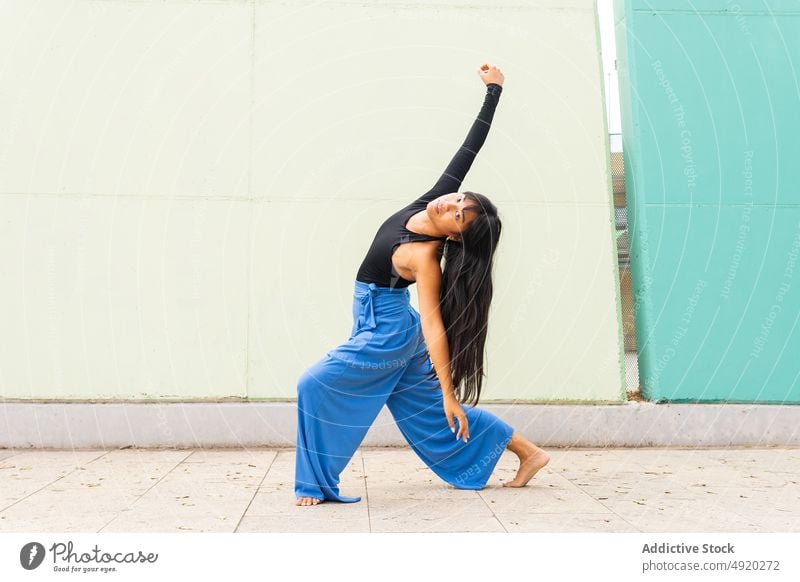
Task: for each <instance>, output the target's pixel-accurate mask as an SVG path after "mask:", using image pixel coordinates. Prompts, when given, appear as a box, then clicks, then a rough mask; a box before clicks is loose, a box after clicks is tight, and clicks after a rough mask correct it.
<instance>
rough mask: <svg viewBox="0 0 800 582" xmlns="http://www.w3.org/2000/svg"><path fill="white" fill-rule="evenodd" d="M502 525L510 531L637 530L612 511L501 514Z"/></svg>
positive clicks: (608, 531)
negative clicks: (566, 513)
mask: <svg viewBox="0 0 800 582" xmlns="http://www.w3.org/2000/svg"><path fill="white" fill-rule="evenodd" d="M500 519H501V521H502V523H503V526H505V529H506V530H507V531H508V532H511V533H520V532H525V533H534V532H539V533H541V532H572V533H576V532H606V533H610V532H633V533H636V532H639V529H637V528H636V527H635V526H633V525H631V524H630V523H628V522H627V521H625V520H624V519H622V518H621V517H619V516H618V515H615V514H613V513H571V514H569V515H565V514H564V513H531V514H522V515H517V516H513V515H512V516H501V518H500Z"/></svg>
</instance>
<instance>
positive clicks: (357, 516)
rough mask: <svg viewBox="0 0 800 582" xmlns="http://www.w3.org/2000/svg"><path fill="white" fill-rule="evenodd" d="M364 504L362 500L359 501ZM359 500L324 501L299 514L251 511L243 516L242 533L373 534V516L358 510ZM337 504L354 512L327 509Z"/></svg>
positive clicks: (299, 509) (300, 508) (303, 509)
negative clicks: (346, 513) (340, 513)
mask: <svg viewBox="0 0 800 582" xmlns="http://www.w3.org/2000/svg"><path fill="white" fill-rule="evenodd" d="M359 503H361V502H359ZM359 503H347V504H343V503H338V504H337V503H328V502H325V503H320V504H319V505H315V506H308V507H298V508H297V510H298V513H297V514H296V516H295V517H292V518H291V519H287V518H286V517H285V516H282V515H278V516H271V515H253V516H251V515H250V514H249V513H248V514H247V515H245V516H244V517H243V518H242V521H241V523H240V524H239V527H238V529H237V530H236V531H237V532H239V533H255V532H259V533H269V532H284V533H369V531H370V528H369V518H368V517H367V514H366V512H356V511H354V510H355V508H354V507H353V506H354V505H359ZM336 505H339V506H347V507H348V510H349V511H352V515H349V516H346V517H341V518H333V517H331V516H330V515H329V514H328V513H326V510H328V509H329V508H331V507H334V506H336Z"/></svg>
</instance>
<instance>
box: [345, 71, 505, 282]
mask: <svg viewBox="0 0 800 582" xmlns="http://www.w3.org/2000/svg"><path fill="white" fill-rule="evenodd" d="M502 91H503V87H502V86H500V85H497V84H496V83H489V84H488V85H486V96H485V97H484V100H483V106H482V107H481V110H480V111H479V112H478V117H477V119H475V121H474V122H473V124H472V127H471V128H470V130H469V133H468V134H467V137H466V139H465V140H464V143H463V144H462V145H461V147H460V148H459V149H458V151H457V152H456V154H455V155H454V156H453V159H452V160H450V163H449V164H448V165H447V168H446V169H445V171H444V173H443V174H442V175H441V177H440V178H439V180H437V182H436V184H434V186H433V188H431V189H430V190H428V192H426V193H425V194H423V195H422V196H420V197H419V198H417V199H416V200H414V201H413V202H412V203H411V204H409V205H408V206H405V207H404V208H401V209H400V210H398V211H397V212H395V213H394V214H392V215H391V216H390V217H389V218H387V219H386V221H385V222H384V223H383V224H382V225H381V226H380V228H379V229H378V232H377V234H376V235H375V239H374V240H373V241H372V245H371V246H370V248H369V251H367V256H366V257H365V258H364V261H363V262H362V263H361V267H360V268H359V269H358V273H357V275H356V279H357V280H359V281H363V282H364V283H375V284H376V285H377V286H379V287H394V288H401V287H408V286H409V285H411V284H412V283H413V282H414V281H408V280H406V279H403V278H402V277H401V276H400V275H399V274H398V273H397V272H396V271H395V269H394V266H393V265H392V255H393V254H394V250H395V248H397V246H398V245H401V244H403V243H407V242H415V241H428V240H444V239H445V238H447V237H433V236H429V235H427V234H420V233H417V232H412V231H410V230H408V229H407V228H406V223H407V222H408V220H409V218H411V217H412V216H413V215H414V214H416V213H417V212H419V211H421V210H423V209H424V208H425V207H426V206H427V205H428V202H430V201H431V200H433V199H435V198H438V197H439V196H441V195H443V194H449V193H451V192H457V191H458V188H459V187H460V186H461V182H463V181H464V178H465V177H466V175H467V172H468V171H469V169H470V167H471V166H472V162H473V160H474V159H475V156H476V155H478V152H479V151H480V149H481V147H482V146H483V142H484V141H486V136H487V135H488V133H489V128H490V127H491V125H492V118H493V117H494V110H495V108H496V107H497V102H498V100H499V99H500V93H501V92H502Z"/></svg>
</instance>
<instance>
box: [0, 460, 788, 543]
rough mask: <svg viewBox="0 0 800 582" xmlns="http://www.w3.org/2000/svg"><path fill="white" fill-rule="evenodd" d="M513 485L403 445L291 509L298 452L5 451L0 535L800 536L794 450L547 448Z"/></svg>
mask: <svg viewBox="0 0 800 582" xmlns="http://www.w3.org/2000/svg"><path fill="white" fill-rule="evenodd" d="M546 449H547V450H548V452H549V453H550V455H551V461H550V463H549V465H548V466H546V467H545V468H544V469H543V470H542V471H540V472H539V474H537V476H536V477H535V478H534V479H533V480H532V481H531V482H530V483H529V484H528V486H527V487H524V488H521V489H507V488H504V487H502V486H501V483H502V482H503V481H508V480H511V479H512V478H513V476H514V474H515V472H516V468H517V459H516V457H515V456H514V455H513V454H512V453H511V452H510V451H506V452H505V454H504V455H503V457H502V458H501V459H500V461H499V463H498V466H497V468H496V470H495V473H494V474H493V475H492V477H491V479H490V481H489V483H488V485H487V487H486V488H485V489H483V490H482V491H465V490H458V489H455V488H453V487H451V486H449V485H447V484H445V483H443V482H442V481H441V480H440V479H439V478H438V477H437V476H436V475H435V474H433V472H432V471H430V469H428V468H427V467H426V466H425V465H424V464H423V463H422V461H421V460H420V459H419V458H417V456H416V455H415V454H414V453H413V452H412V451H411V450H410V449H409V448H370V447H362V448H361V449H359V451H358V452H357V453H356V455H355V456H354V457H353V459H352V461H351V463H350V464H349V465H348V467H347V469H346V470H345V471H344V473H343V474H342V482H341V491H342V492H343V493H344V494H347V495H361V496H362V501H361V502H360V503H355V504H340V503H334V502H326V503H322V504H320V505H317V506H313V507H297V506H295V505H294V493H293V480H294V449H287V448H283V449H280V448H270V449H267V448H239V449H132V448H128V449H111V450H78V449H76V450H38V449H37V450H32V449H0V532H182V531H185V532H465V531H466V532H498V533H502V532H705V531H708V532H797V531H800V448H798V447H767V448H764V447H762V448H747V447H737V448H596V449H585V448H583V449H577V448H550V447H546Z"/></svg>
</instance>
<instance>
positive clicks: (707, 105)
mask: <svg viewBox="0 0 800 582" xmlns="http://www.w3.org/2000/svg"><path fill="white" fill-rule="evenodd" d="M615 12H616V19H617V23H618V24H617V42H618V46H619V51H618V64H619V69H620V76H619V79H620V93H621V97H622V99H621V100H622V105H623V107H622V117H623V143H624V149H625V162H626V173H625V178H626V188H627V200H628V208H629V213H628V217H629V227H630V231H631V238H630V240H631V267H632V274H633V285H634V294H635V296H636V297H637V300H636V305H637V311H636V324H637V343H638V348H639V374H640V379H641V382H642V385H643V394H644V396H645V397H646V398H648V399H651V400H672V401H734V402H780V403H783V402H800V367H798V364H797V355H798V353H800V334H798V328H797V324H798V320H800V285H798V282H797V265H798V258H799V257H800V197H799V196H798V184H799V183H800V165H798V163H797V160H798V156H800V146H798V143H800V142H798V138H797V136H798V134H800V115H798V112H799V111H800V90H799V89H798V87H799V85H798V76H797V74H796V72H795V69H796V67H797V64H798V63H800V37H799V36H798V34H797V32H798V23H800V18H798V17H799V16H800V12H798V3H797V2H786V1H776V0H768V1H765V2H759V3H757V5H755V4H753V3H745V2H739V3H736V2H729V1H727V0H716V1H709V2H705V3H703V4H702V5H698V4H697V3H692V2H688V1H687V2H685V1H672V0H670V1H669V2H667V1H666V0H625V2H622V0H618V1H617V3H616V6H615Z"/></svg>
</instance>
